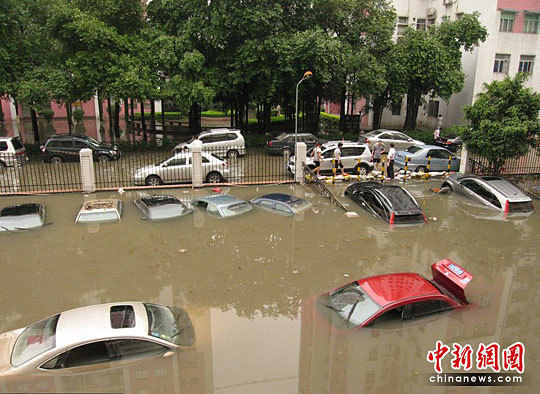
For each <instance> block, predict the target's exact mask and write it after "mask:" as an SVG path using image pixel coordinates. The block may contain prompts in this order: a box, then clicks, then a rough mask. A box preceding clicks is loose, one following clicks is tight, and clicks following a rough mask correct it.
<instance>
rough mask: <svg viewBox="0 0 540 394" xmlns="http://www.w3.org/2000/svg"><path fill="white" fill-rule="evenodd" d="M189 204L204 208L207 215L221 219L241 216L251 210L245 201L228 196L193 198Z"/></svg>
mask: <svg viewBox="0 0 540 394" xmlns="http://www.w3.org/2000/svg"><path fill="white" fill-rule="evenodd" d="M191 204H192V205H194V206H199V207H206V210H207V211H208V212H209V213H211V214H214V215H217V216H220V217H223V218H228V217H231V216H237V215H241V214H243V213H245V212H248V211H251V210H252V209H253V207H252V206H251V205H249V204H248V203H247V202H246V201H244V200H242V199H240V198H238V197H234V196H231V195H229V194H214V195H209V196H204V197H198V198H194V199H192V200H191Z"/></svg>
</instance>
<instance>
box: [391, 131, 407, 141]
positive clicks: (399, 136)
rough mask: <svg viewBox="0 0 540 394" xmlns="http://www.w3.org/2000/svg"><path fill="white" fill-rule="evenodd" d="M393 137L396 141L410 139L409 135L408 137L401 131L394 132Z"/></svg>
mask: <svg viewBox="0 0 540 394" xmlns="http://www.w3.org/2000/svg"><path fill="white" fill-rule="evenodd" d="M392 138H393V139H394V140H396V141H408V140H409V137H407V136H406V135H405V134H401V133H394V134H393V135H392Z"/></svg>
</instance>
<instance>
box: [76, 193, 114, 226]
mask: <svg viewBox="0 0 540 394" xmlns="http://www.w3.org/2000/svg"><path fill="white" fill-rule="evenodd" d="M121 214H122V201H120V200H118V199H114V198H111V199H100V200H90V201H85V202H84V203H83V204H82V206H81V209H80V210H79V213H78V215H77V219H76V220H75V221H76V222H78V223H92V222H106V221H116V220H120V216H121Z"/></svg>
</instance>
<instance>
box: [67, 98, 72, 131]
mask: <svg viewBox="0 0 540 394" xmlns="http://www.w3.org/2000/svg"><path fill="white" fill-rule="evenodd" d="M66 115H67V122H68V133H69V135H72V134H73V111H72V110H71V101H69V100H68V101H67V102H66Z"/></svg>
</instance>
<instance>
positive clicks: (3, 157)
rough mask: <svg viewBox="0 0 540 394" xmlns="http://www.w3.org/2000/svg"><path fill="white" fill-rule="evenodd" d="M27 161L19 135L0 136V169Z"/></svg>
mask: <svg viewBox="0 0 540 394" xmlns="http://www.w3.org/2000/svg"><path fill="white" fill-rule="evenodd" d="M27 161H28V156H27V155H26V148H25V147H24V145H23V143H22V142H21V140H20V139H19V137H0V169H1V168H2V167H13V166H21V165H23V164H24V163H26V162H27Z"/></svg>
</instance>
